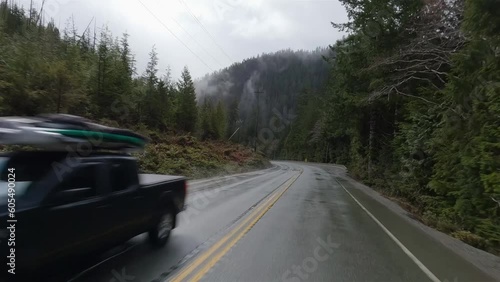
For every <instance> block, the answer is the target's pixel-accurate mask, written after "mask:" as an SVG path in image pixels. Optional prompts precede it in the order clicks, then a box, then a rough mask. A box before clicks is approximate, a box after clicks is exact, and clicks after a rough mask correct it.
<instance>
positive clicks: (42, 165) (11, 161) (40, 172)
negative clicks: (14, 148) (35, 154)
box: [0, 156, 53, 201]
mask: <svg viewBox="0 0 500 282" xmlns="http://www.w3.org/2000/svg"><path fill="white" fill-rule="evenodd" d="M52 162H53V160H50V159H49V160H44V159H35V158H27V157H24V156H20V157H14V158H8V157H1V158H0V200H2V201H3V199H4V198H6V197H7V192H8V178H9V174H10V172H9V171H8V169H9V168H13V169H14V174H15V175H14V176H15V192H16V197H18V198H20V197H23V196H24V195H26V194H27V193H28V191H29V189H30V187H32V185H31V184H32V183H34V182H36V181H39V180H40V179H41V178H42V177H44V176H45V175H46V174H47V173H48V171H49V170H50V169H51V168H52V166H51V163H52Z"/></svg>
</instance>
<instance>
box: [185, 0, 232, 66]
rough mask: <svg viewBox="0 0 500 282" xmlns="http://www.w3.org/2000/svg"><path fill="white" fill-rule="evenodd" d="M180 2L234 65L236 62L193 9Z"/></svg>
mask: <svg viewBox="0 0 500 282" xmlns="http://www.w3.org/2000/svg"><path fill="white" fill-rule="evenodd" d="M179 2H180V3H181V4H182V5H183V6H184V7H185V8H186V10H187V11H188V13H189V14H190V15H191V16H192V17H193V18H194V20H195V21H196V22H197V23H198V24H199V25H200V27H201V28H202V29H203V30H204V31H205V32H206V33H207V34H208V36H209V37H210V39H212V41H213V42H214V44H215V45H216V46H217V47H218V48H219V50H220V51H221V52H222V53H223V54H224V55H225V56H226V58H227V59H228V60H229V61H230V62H231V63H233V62H234V60H233V59H232V58H231V56H229V55H228V54H227V52H226V51H225V50H224V48H222V46H220V45H219V43H217V40H215V38H214V36H213V35H212V34H211V33H210V32H209V31H208V30H207V29H206V28H205V26H204V25H203V24H202V23H201V21H200V20H199V19H198V17H197V16H196V15H195V14H194V13H193V12H192V11H191V9H190V8H189V6H188V5H187V4H186V2H184V1H183V0H179Z"/></svg>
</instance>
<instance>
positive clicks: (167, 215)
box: [149, 209, 175, 247]
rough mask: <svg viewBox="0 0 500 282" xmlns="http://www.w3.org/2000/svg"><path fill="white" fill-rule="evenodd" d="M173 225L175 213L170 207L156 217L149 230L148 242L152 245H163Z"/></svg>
mask: <svg viewBox="0 0 500 282" xmlns="http://www.w3.org/2000/svg"><path fill="white" fill-rule="evenodd" d="M174 226H175V213H174V212H173V211H172V209H167V210H166V211H165V212H163V213H162V214H161V216H160V218H159V219H158V221H157V223H156V225H155V226H154V227H153V228H151V230H149V242H150V243H151V244H152V245H153V246H154V247H163V246H165V244H166V243H167V241H168V238H169V237H170V233H171V231H172V229H174Z"/></svg>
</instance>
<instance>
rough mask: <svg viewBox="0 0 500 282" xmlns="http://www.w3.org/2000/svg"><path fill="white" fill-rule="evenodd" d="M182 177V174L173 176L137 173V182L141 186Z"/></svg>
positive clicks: (176, 179)
mask: <svg viewBox="0 0 500 282" xmlns="http://www.w3.org/2000/svg"><path fill="white" fill-rule="evenodd" d="M182 179H184V177H183V176H175V175H163V174H139V184H140V185H141V186H148V185H152V184H161V183H166V182H172V181H178V180H182Z"/></svg>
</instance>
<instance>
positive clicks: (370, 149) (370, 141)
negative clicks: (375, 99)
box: [368, 105, 375, 181]
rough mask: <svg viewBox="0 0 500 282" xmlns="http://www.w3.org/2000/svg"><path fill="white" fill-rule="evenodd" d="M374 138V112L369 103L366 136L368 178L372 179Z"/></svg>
mask: <svg viewBox="0 0 500 282" xmlns="http://www.w3.org/2000/svg"><path fill="white" fill-rule="evenodd" d="M374 138H375V113H374V111H373V105H370V136H369V137H368V180H369V181H371V180H372V158H373V142H374Z"/></svg>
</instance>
